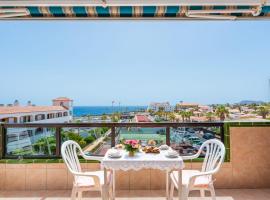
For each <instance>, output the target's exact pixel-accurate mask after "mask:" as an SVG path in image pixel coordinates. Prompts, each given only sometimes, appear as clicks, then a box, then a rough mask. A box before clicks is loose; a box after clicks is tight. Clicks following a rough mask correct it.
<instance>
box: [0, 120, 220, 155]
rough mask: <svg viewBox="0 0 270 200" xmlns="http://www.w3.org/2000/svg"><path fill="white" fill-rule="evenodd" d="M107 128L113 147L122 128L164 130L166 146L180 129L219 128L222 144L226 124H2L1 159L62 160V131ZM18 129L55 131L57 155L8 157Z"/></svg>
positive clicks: (0, 127)
mask: <svg viewBox="0 0 270 200" xmlns="http://www.w3.org/2000/svg"><path fill="white" fill-rule="evenodd" d="M99 127H107V128H110V129H111V133H110V138H111V147H114V146H115V145H116V135H117V130H119V129H120V128H164V129H165V138H166V144H167V145H169V146H170V145H171V141H170V136H171V129H172V128H173V129H176V128H179V127H185V128H210V127H216V128H219V134H218V135H216V137H217V138H219V139H220V140H221V141H222V142H224V123H223V122H186V123H174V122H166V123H24V124H0V133H1V137H0V139H1V143H0V151H1V155H0V156H1V158H2V159H4V158H18V157H23V158H60V157H61V152H60V151H61V142H62V141H61V130H62V129H63V128H99ZM16 128H51V129H55V134H54V137H55V138H54V139H55V154H54V155H49V156H48V155H21V156H20V155H8V154H7V134H8V129H16Z"/></svg>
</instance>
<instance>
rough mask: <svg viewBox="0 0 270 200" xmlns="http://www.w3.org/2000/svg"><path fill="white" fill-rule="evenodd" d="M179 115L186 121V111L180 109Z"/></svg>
mask: <svg viewBox="0 0 270 200" xmlns="http://www.w3.org/2000/svg"><path fill="white" fill-rule="evenodd" d="M179 115H181V117H182V121H183V122H184V121H186V111H184V110H182V111H180V112H179Z"/></svg>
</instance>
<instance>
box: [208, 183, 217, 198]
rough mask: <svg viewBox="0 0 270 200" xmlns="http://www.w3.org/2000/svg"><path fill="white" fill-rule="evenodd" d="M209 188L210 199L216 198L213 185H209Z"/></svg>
mask: <svg viewBox="0 0 270 200" xmlns="http://www.w3.org/2000/svg"><path fill="white" fill-rule="evenodd" d="M209 190H210V193H211V197H212V200H216V193H215V188H214V185H210V186H209Z"/></svg>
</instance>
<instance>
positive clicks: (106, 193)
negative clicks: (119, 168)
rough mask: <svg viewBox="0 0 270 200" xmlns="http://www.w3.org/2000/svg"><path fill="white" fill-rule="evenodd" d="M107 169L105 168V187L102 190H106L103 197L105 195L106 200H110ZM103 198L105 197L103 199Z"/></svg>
mask: <svg viewBox="0 0 270 200" xmlns="http://www.w3.org/2000/svg"><path fill="white" fill-rule="evenodd" d="M107 184H108V183H107V169H106V167H104V187H103V188H102V189H105V188H106V191H102V193H103V195H104V194H105V197H106V199H108V196H109V195H108V192H109V191H108V190H109V188H108V187H107ZM102 198H103V197H102Z"/></svg>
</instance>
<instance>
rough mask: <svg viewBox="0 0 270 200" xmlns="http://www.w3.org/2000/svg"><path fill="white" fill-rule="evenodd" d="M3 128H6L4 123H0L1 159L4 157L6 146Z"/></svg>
mask: <svg viewBox="0 0 270 200" xmlns="http://www.w3.org/2000/svg"><path fill="white" fill-rule="evenodd" d="M3 129H4V127H3V125H2V124H0V159H2V158H3V147H4V145H3Z"/></svg>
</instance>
